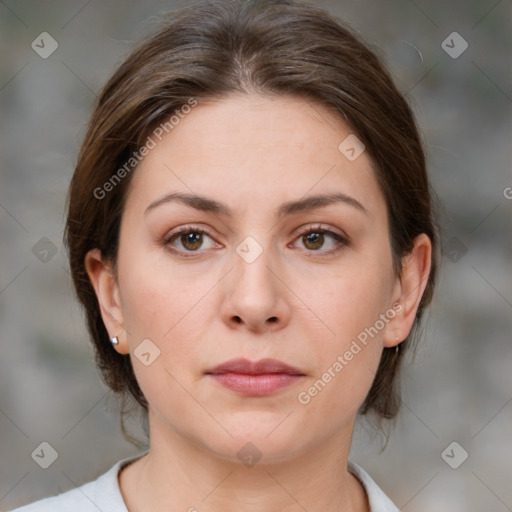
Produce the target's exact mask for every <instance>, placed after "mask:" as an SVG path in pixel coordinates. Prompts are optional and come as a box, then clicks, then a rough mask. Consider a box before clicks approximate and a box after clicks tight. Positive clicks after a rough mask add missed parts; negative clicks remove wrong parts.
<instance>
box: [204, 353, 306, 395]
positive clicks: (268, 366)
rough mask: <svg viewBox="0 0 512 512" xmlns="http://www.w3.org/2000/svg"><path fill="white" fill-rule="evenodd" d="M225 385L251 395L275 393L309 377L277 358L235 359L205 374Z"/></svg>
mask: <svg viewBox="0 0 512 512" xmlns="http://www.w3.org/2000/svg"><path fill="white" fill-rule="evenodd" d="M205 373H206V375H209V376H210V377H211V378H213V379H214V380H215V381H216V382H218V383H219V384H221V385H222V386H224V387H226V388H228V389H231V390H232V391H235V392H237V393H241V394H244V395H249V396H263V395H269V394H272V393H275V392H277V391H279V390H281V389H284V388H285V387H288V386H290V385H292V384H293V383H295V382H297V381H299V380H301V379H302V378H303V377H304V376H305V374H304V373H303V372H301V371H300V370H299V369H297V368H294V367H292V366H290V365H287V364H285V363H283V362H282V361H279V360H277V359H260V360H259V361H255V362H252V361H249V360H247V359H231V360H230V361H226V362H225V363H222V364H220V365H218V366H216V367H215V368H212V369H211V370H208V371H207V372H205Z"/></svg>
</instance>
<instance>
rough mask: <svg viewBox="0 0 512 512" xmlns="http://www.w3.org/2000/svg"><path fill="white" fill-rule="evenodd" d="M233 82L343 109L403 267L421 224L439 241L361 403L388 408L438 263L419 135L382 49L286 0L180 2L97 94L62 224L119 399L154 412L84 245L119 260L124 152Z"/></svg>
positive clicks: (393, 406)
mask: <svg viewBox="0 0 512 512" xmlns="http://www.w3.org/2000/svg"><path fill="white" fill-rule="evenodd" d="M231 93H242V94H243V93H257V94H262V95H269V94H277V95H300V96H301V97H303V98H304V99H306V100H307V101H310V100H311V101H316V102H319V103H320V104H322V105H323V106H325V107H327V108H329V109H332V110H334V111H335V112H336V113H337V114H338V115H340V116H343V118H344V121H345V122H346V123H348V125H349V126H350V127H351V129H352V130H353V132H354V133H355V134H357V137H358V138H359V139H360V140H361V141H362V142H363V143H364V145H365V146H366V151H368V153H369V155H370V157H371V159H372V161H373V164H374V169H375V173H376V179H377V181H378V183H379V186H380V187H381V190H382V191H383V194H384V196H385V199H386V202H387V208H388V214H389V226H390V228H389V229H390V244H391V250H392V254H393V266H394V269H395V271H396V272H397V273H399V272H400V271H401V260H402V258H403V257H404V256H405V255H407V254H408V253H409V252H410V251H411V250H412V247H413V242H414V238H415V237H416V236H417V235H419V234H420V233H425V234H427V235H428V237H429V238H430V240H431V242H432V245H433V249H434V250H433V256H432V266H431V272H430V276H429V279H428V283H427V286H426V289H425V292H424V294H423V296H422V299H421V303H420V306H419V308H418V312H417V315H416V319H415V322H414V325H413V328H412V330H411V333H410V334H409V336H408V338H407V339H406V340H405V341H404V342H402V344H401V345H400V350H398V351H396V350H395V348H385V349H384V350H383V353H382V356H381V360H380V365H379V367H378V370H377V373H376V376H375V379H374V382H373V384H372V387H371V389H370V391H369V393H368V395H367V397H366V399H365V401H364V403H363V404H362V406H361V408H360V412H361V413H362V414H366V413H368V412H374V413H376V415H377V418H392V417H394V416H395V415H396V414H397V412H398V410H399V407H400V386H399V381H398V378H399V367H400V363H401V361H402V358H403V356H404V353H405V352H406V351H407V349H408V347H409V345H410V344H411V342H412V341H413V340H414V339H415V338H416V337H417V329H418V326H419V323H420V319H421V317H422V314H423V311H424V309H425V307H426V306H427V305H428V304H429V303H430V301H431V298H432V293H433V289H434V283H435V277H436V273H437V258H438V257H437V246H438V235H437V228H436V224H435V221H434V218H433V212H432V200H433V196H432V191H431V188H430V184H429V180H428V176H427V171H426V163H425V155H424V151H423V146H422V142H421V139H420V136H419V133H418V129H417V126H416V123H415V119H414V116H413V113H412V111H411V108H410V107H409V105H408V104H407V102H406V100H405V99H404V97H403V95H402V94H401V93H400V91H399V90H398V89H397V87H396V86H395V84H394V83H393V80H392V78H391V77H390V75H389V74H388V72H387V70H386V69H385V67H384V66H383V64H382V62H381V60H380V58H379V57H378V56H377V54H376V52H375V50H371V49H370V48H369V47H368V45H367V43H364V42H363V41H362V39H361V37H360V36H359V35H355V33H354V32H353V31H352V30H349V29H348V28H347V27H345V26H344V25H342V24H341V23H340V22H339V20H337V19H336V18H335V17H334V16H332V15H331V14H329V13H328V12H326V11H324V10H321V9H318V8H315V7H312V6H309V5H306V4H301V3H297V2H293V1H288V0H285V1H279V0H260V1H250V0H249V1H242V0H225V1H209V2H200V3H195V4H193V5H190V6H187V7H185V8H182V9H179V10H176V11H174V12H172V13H171V19H170V20H169V21H167V20H166V22H165V24H164V26H163V28H161V29H160V30H159V31H158V32H157V33H156V34H154V35H153V36H151V37H150V38H149V39H147V40H146V41H144V42H143V43H142V44H141V45H140V46H139V47H138V48H136V49H135V50H134V51H133V52H132V53H131V55H130V56H129V57H128V58H127V59H126V60H125V61H124V62H123V64H122V65H121V66H120V67H119V69H117V71H116V72H115V73H114V75H113V76H112V77H111V78H110V80H109V81H108V83H107V84H106V85H105V87H104V89H103V91H102V92H101V94H100V96H99V98H98V101H97V105H96V107H95V110H94V113H93V115H92V119H91V121H90V125H89V128H88V132H87V134H86V137H85V140H84V142H83V144H82V147H81V150H80V153H79V156H78V162H77V166H76V169H75V173H74V175H73V178H72V181H71V185H70V190H69V197H68V217H67V223H66V231H65V235H64V236H65V243H66V245H67V248H68V251H69V259H70V269H71V275H72V278H73V282H74V286H75V290H76V293H77V295H78V298H79V300H80V302H81V303H82V304H83V306H84V308H85V312H86V316H87V324H88V329H89V332H90V335H91V338H92V341H93V343H94V347H95V353H96V362H97V365H98V368H99V370H100V373H101V375H102V378H103V380H104V382H105V383H106V384H107V385H108V386H109V387H110V388H111V389H112V390H113V391H114V392H118V393H120V394H121V396H122V397H123V407H124V404H125V403H126V402H125V400H126V399H127V398H129V397H130V395H131V396H132V397H133V398H134V399H135V400H136V401H137V402H138V404H140V406H142V408H143V409H144V410H145V411H146V412H147V407H148V404H147V401H146V398H145V397H144V395H143V393H142V391H141V389H140V388H139V385H138V383H137V381H136V379H135V375H134V372H133V369H132V366H131V362H130V357H129V355H121V354H119V353H117V352H116V351H115V350H114V348H113V347H112V346H111V343H110V342H109V336H108V333H107V331H106V329H105V326H104V323H103V320H102V318H101V314H100V309H99V305H98V300H97V297H96V295H95V292H94V289H93V288H92V285H91V283H90V281H89V278H88V275H87V272H86V270H85V266H84V258H85V256H86V254H87V252H88V251H89V250H91V249H93V248H99V249H100V250H101V253H102V256H103V257H104V258H106V259H108V260H109V261H111V263H112V264H113V266H114V269H115V263H116V258H117V249H118V237H119V227H120V222H121V215H122V212H123V206H124V201H125V197H126V193H127V189H128V186H129V183H130V181H131V177H132V175H133V172H130V168H129V167H127V166H126V163H127V162H129V161H130V159H131V158H133V156H134V154H137V152H138V150H139V149H140V148H141V146H142V145H143V144H144V143H145V141H146V139H147V137H148V136H149V134H151V133H152V130H153V129H154V128H155V127H156V126H157V125H159V124H160V123H162V122H165V121H168V120H169V118H170V116H171V115H172V114H173V113H175V112H176V111H177V110H178V109H180V108H184V105H187V104H190V101H191V99H192V100H194V99H197V100H201V99H209V98H221V97H225V96H227V95H229V94H231ZM132 164H134V163H133V162H132V163H131V164H130V165H132ZM123 166H124V167H123ZM135 167H136V165H134V167H133V168H135ZM121 168H123V169H124V170H125V171H126V172H124V173H122V172H120V170H121ZM116 173H117V174H116ZM114 177H116V181H115V182H114V181H113V178H114ZM117 178H122V179H117ZM107 183H110V185H106V184H107ZM100 190H101V193H99V192H98V191H100ZM122 416H123V415H121V421H122ZM122 424H123V423H122ZM123 431H124V428H123Z"/></svg>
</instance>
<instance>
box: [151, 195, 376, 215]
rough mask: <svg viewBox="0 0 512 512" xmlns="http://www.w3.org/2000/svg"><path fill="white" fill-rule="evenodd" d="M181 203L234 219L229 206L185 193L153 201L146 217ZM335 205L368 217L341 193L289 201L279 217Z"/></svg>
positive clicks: (352, 200) (348, 197)
mask: <svg viewBox="0 0 512 512" xmlns="http://www.w3.org/2000/svg"><path fill="white" fill-rule="evenodd" d="M170 202H179V203H181V204H184V205H186V206H190V207H191V208H195V209H196V210H201V211H204V212H211V213H215V214H218V215H223V216H225V217H232V216H233V211H232V210H231V208H229V206H227V205H226V204H223V203H219V202H218V201H215V200H213V199H211V198H208V197H204V196H198V195H195V194H187V193H183V192H175V193H172V194H167V195H165V196H163V197H161V198H160V199H157V200H156V201H153V202H152V203H151V204H150V205H149V206H148V207H147V208H146V209H145V210H144V215H146V213H148V211H150V210H152V209H154V208H156V207H157V206H160V205H162V204H165V203H170ZM334 203H344V204H347V205H349V206H352V207H354V208H356V209H358V210H359V211H361V212H363V213H364V214H366V215H368V212H367V211H366V208H365V207H364V206H363V205H362V204H361V203H360V202H359V201H358V200H357V199H355V198H354V197H352V196H348V195H346V194H342V193H340V192H338V193H335V194H322V195H315V196H308V197H305V198H303V199H298V200H293V201H287V202H285V203H283V204H281V206H280V207H279V208H278V210H277V217H278V218H282V217H285V216H287V215H294V214H297V213H300V212H304V211H311V210H314V209H317V208H322V207H325V206H329V205H331V204H334Z"/></svg>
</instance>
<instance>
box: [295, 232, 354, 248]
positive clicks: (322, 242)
mask: <svg viewBox="0 0 512 512" xmlns="http://www.w3.org/2000/svg"><path fill="white" fill-rule="evenodd" d="M299 240H301V242H302V245H303V246H304V248H305V249H306V250H307V251H310V252H317V253H319V254H331V253H334V252H336V251H337V250H339V249H341V248H343V247H344V246H346V245H348V240H347V239H346V238H344V237H342V236H341V235H338V233H335V232H334V231H331V230H329V229H325V228H322V227H309V228H308V229H307V230H305V231H303V232H302V233H301V234H300V237H299Z"/></svg>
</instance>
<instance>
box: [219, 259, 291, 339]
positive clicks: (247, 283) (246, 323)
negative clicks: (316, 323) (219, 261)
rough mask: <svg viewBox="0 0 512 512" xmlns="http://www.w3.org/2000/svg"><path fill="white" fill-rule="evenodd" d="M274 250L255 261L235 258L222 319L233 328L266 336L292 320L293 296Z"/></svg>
mask: <svg viewBox="0 0 512 512" xmlns="http://www.w3.org/2000/svg"><path fill="white" fill-rule="evenodd" d="M270 253H271V251H270V250H263V252H262V253H261V254H260V255H259V256H258V257H257V258H256V259H255V260H254V261H251V262H248V261H250V260H245V259H244V258H243V257H242V256H240V255H239V254H237V253H236V252H235V254H234V255H233V259H234V269H233V271H232V272H230V273H229V276H228V279H226V280H225V290H224V292H225V294H224V297H225V298H224V301H223V304H222V310H221V316H222V320H223V321H224V323H225V324H226V325H228V327H230V328H231V329H246V330H248V331H251V332H258V333H265V332H269V331H277V330H280V329H283V328H284V327H285V326H286V325H288V323H289V321H290V314H291V311H290V304H289V303H288V298H289V296H290V295H291V294H290V292H289V289H288V288H287V286H286V285H285V283H284V282H283V279H282V277H280V276H279V274H280V272H279V268H278V267H276V264H275V261H274V262H273V261H272V258H271V254H270Z"/></svg>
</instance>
